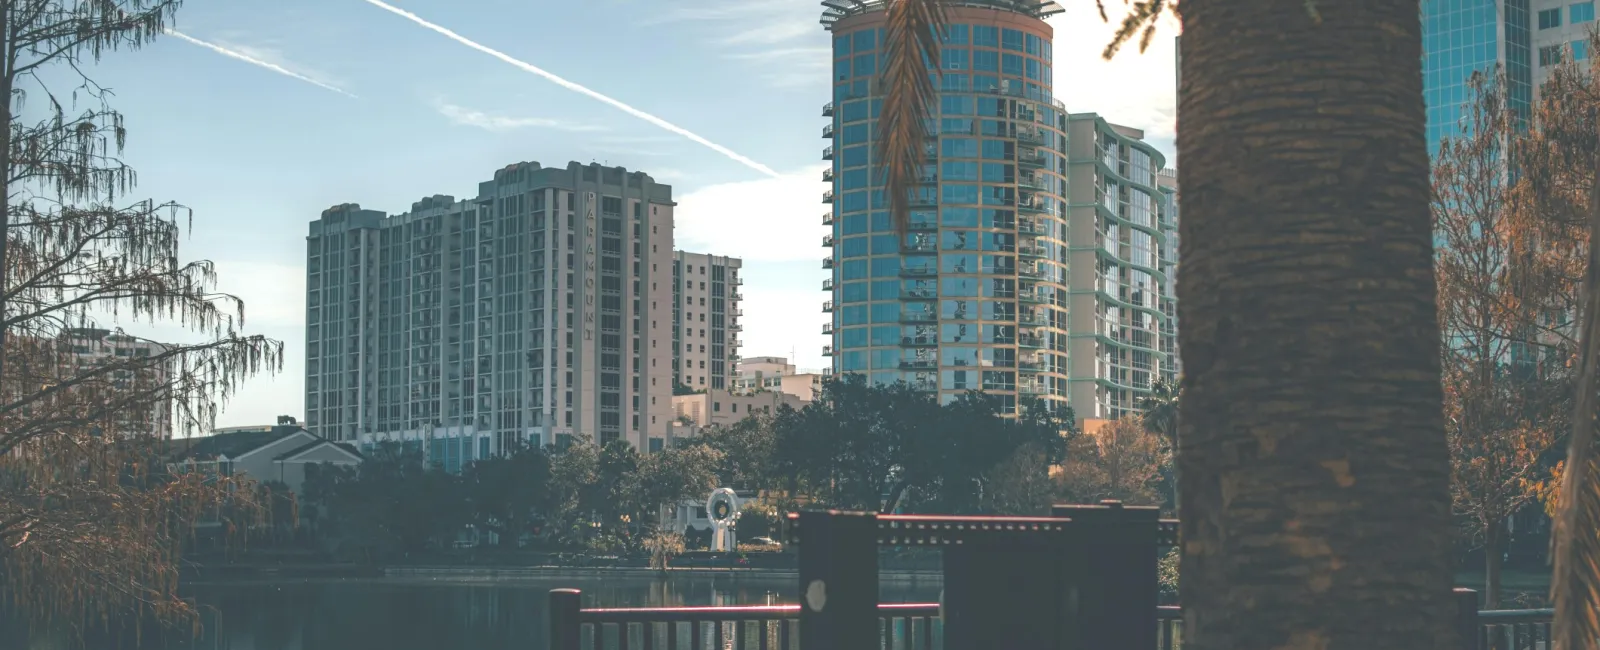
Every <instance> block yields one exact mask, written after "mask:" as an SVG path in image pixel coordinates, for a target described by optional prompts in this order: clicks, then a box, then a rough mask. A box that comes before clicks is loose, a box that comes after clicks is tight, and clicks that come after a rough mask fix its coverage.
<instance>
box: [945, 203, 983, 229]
mask: <svg viewBox="0 0 1600 650" xmlns="http://www.w3.org/2000/svg"><path fill="white" fill-rule="evenodd" d="M939 212H940V215H941V216H940V218H939V222H940V224H942V225H945V226H949V227H953V228H976V227H978V209H977V208H955V207H951V208H939Z"/></svg>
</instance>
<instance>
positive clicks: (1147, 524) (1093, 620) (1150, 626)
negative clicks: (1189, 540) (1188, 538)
mask: <svg viewBox="0 0 1600 650" xmlns="http://www.w3.org/2000/svg"><path fill="white" fill-rule="evenodd" d="M1051 514H1052V515H1053V516H1055V517H1068V518H1071V519H1072V520H1073V522H1074V528H1076V529H1078V530H1079V531H1080V534H1081V536H1082V537H1081V539H1082V540H1083V541H1082V547H1081V551H1080V552H1079V554H1078V558H1077V559H1078V562H1077V563H1076V567H1075V568H1076V571H1075V572H1074V573H1075V574H1076V577H1077V582H1078V585H1079V593H1078V594H1077V598H1076V601H1077V604H1078V616H1079V619H1078V620H1079V624H1078V630H1079V639H1080V641H1081V645H1080V646H1079V647H1083V648H1154V647H1156V643H1157V629H1156V627H1157V626H1156V608H1157V606H1158V605H1159V604H1160V586H1159V584H1158V579H1157V572H1158V571H1157V564H1158V562H1159V558H1158V555H1157V550H1158V549H1157V537H1158V534H1159V527H1160V516H1161V513H1160V511H1159V510H1157V509H1156V508H1152V507H1147V506H1124V505H1122V502H1121V501H1101V502H1100V504H1099V505H1093V506H1056V507H1055V508H1053V509H1052V513H1051Z"/></svg>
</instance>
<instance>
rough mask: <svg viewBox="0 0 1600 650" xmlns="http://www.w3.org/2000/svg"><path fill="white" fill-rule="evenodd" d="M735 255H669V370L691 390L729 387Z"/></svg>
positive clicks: (735, 351)
mask: <svg viewBox="0 0 1600 650" xmlns="http://www.w3.org/2000/svg"><path fill="white" fill-rule="evenodd" d="M740 264H741V263H740V261H739V259H738V258H733V257H722V256H719V255H706V254H701V253H689V252H685V251H674V252H673V253H672V371H673V375H674V379H673V380H674V381H676V382H677V383H678V384H681V385H683V386H686V387H688V388H691V389H693V390H712V389H715V390H726V389H729V388H732V387H733V377H734V373H733V368H734V365H735V364H736V363H738V361H739V332H740V330H742V329H743V326H741V325H740V324H739V317H740V316H743V315H744V312H743V311H742V310H740V308H739V301H740V300H741V299H742V298H743V296H741V295H740V294H739V288H740V287H741V286H743V285H744V279H743V278H740V277H739V267H740Z"/></svg>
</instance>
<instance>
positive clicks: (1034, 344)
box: [1017, 336, 1044, 349]
mask: <svg viewBox="0 0 1600 650" xmlns="http://www.w3.org/2000/svg"><path fill="white" fill-rule="evenodd" d="M1017 346H1018V347H1024V348H1034V349H1043V348H1044V339H1043V338H1041V337H1038V336H1018V337H1017Z"/></svg>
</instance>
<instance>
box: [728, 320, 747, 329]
mask: <svg viewBox="0 0 1600 650" xmlns="http://www.w3.org/2000/svg"><path fill="white" fill-rule="evenodd" d="M728 331H729V332H743V331H744V325H741V324H739V323H738V322H737V321H735V322H734V323H733V324H732V325H729V326H728Z"/></svg>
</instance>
